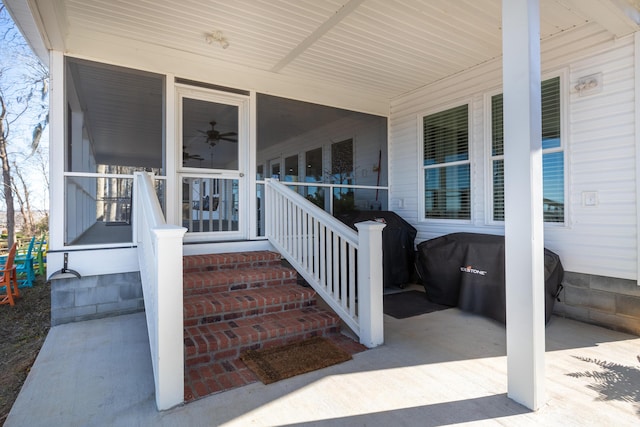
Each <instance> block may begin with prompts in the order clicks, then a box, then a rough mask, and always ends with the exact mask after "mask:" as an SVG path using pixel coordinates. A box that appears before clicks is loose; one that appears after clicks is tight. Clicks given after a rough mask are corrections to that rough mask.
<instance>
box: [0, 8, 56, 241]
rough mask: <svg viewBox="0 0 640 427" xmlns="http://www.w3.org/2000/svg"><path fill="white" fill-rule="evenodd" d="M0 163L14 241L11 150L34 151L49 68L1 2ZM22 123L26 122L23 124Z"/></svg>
mask: <svg viewBox="0 0 640 427" xmlns="http://www.w3.org/2000/svg"><path fill="white" fill-rule="evenodd" d="M0 51H1V52H2V57H1V61H2V62H1V63H0V164H1V166H2V183H1V184H2V195H3V196H4V201H5V206H6V212H7V241H8V244H9V245H12V244H13V242H15V225H16V224H15V207H14V196H15V191H14V186H13V183H12V178H11V175H12V174H11V166H12V165H11V161H12V159H11V158H12V156H13V154H14V153H13V152H12V151H11V150H12V149H13V150H17V151H25V149H26V150H27V151H31V153H33V152H35V150H36V149H37V148H38V145H39V144H40V139H41V137H42V133H43V132H44V130H45V129H46V127H47V125H48V123H49V114H48V102H47V97H48V93H49V72H48V70H47V68H46V67H45V66H44V65H43V64H42V63H41V62H40V61H39V60H38V58H36V57H35V56H34V55H33V53H32V52H31V50H30V48H29V46H28V45H27V43H26V42H25V40H24V38H22V36H21V34H20V32H19V31H18V30H17V28H16V26H15V25H14V23H13V21H12V20H11V17H10V16H9V14H8V12H7V10H6V8H5V6H4V5H0ZM25 123H26V124H25ZM25 126H28V127H29V128H31V129H32V131H31V135H30V138H29V139H30V146H31V147H30V150H29V149H28V148H27V147H24V146H21V145H24V144H21V142H20V137H21V136H22V135H24V130H25Z"/></svg>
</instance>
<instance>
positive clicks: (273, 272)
mask: <svg viewBox="0 0 640 427" xmlns="http://www.w3.org/2000/svg"><path fill="white" fill-rule="evenodd" d="M183 277H184V278H183V283H184V284H183V287H184V288H183V289H184V294H185V295H195V294H204V293H208V292H229V291H234V290H239V289H250V288H260V287H265V286H278V285H291V284H295V283H296V280H297V273H296V271H295V270H292V269H290V268H286V267H283V266H281V265H277V266H273V265H266V266H263V267H250V268H241V269H224V270H217V271H196V272H190V273H185V274H184V276H183Z"/></svg>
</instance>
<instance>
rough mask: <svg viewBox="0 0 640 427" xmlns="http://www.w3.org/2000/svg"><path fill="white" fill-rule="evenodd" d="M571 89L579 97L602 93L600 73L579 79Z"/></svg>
mask: <svg viewBox="0 0 640 427" xmlns="http://www.w3.org/2000/svg"><path fill="white" fill-rule="evenodd" d="M573 88H574V89H575V90H576V92H578V94H579V95H580V96H583V95H587V94H592V93H597V92H600V91H602V73H597V74H592V75H590V76H585V77H581V78H579V79H578V82H577V83H576V84H575V86H574V87H573Z"/></svg>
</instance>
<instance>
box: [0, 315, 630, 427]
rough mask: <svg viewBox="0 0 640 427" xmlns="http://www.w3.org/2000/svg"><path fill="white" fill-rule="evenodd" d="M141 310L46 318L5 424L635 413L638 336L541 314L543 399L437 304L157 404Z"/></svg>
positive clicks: (493, 331) (378, 422)
mask: <svg viewBox="0 0 640 427" xmlns="http://www.w3.org/2000/svg"><path fill="white" fill-rule="evenodd" d="M146 334H147V332H146V326H145V320H144V315H143V314H142V313H139V314H132V315H126V316H120V317H115V318H108V319H102V320H92V321H86V322H81V323H75V324H67V325H61V326H56V327H54V328H52V329H51V331H50V332H49V335H48V337H47V339H46V341H45V344H44V346H43V348H42V351H41V352H40V355H39V356H38V358H37V360H36V363H35V364H34V366H33V368H32V370H31V372H30V374H29V377H28V378H27V381H26V382H25V385H24V387H23V389H22V391H21V392H20V395H19V396H18V399H17V401H16V403H15V405H14V406H13V408H12V410H11V413H10V414H9V417H8V418H7V420H6V424H5V426H7V427H12V426H52V425H56V426H107V425H108V426H247V425H252V426H275V425H278V426H292V425H311V426H314V425H317V426H356V425H357V426H360V425H362V426H364V425H366V426H442V425H454V424H469V425H487V426H493V425H501V426H512V425H513V426H529V425H544V426H551V425H562V426H587V425H594V426H630V425H639V424H640V360H639V359H638V356H639V355H640V338H639V337H635V336H632V335H627V334H623V333H617V332H614V331H610V330H607V329H603V328H599V327H595V326H591V325H587V324H584V323H580V322H575V321H571V320H566V319H562V318H558V317H553V318H552V320H551V322H550V324H549V325H548V327H547V355H546V378H547V382H546V388H547V402H546V405H545V406H544V407H543V408H542V409H540V410H539V411H538V412H535V413H532V412H529V411H528V410H527V409H525V408H524V407H522V406H520V405H518V404H516V403H514V402H513V401H511V400H510V399H508V398H507V396H506V392H507V388H506V384H507V379H506V357H505V330H504V328H503V326H501V325H499V324H497V323H495V322H493V321H491V320H487V319H484V318H482V317H478V316H475V315H469V314H465V313H462V312H460V311H459V310H457V309H449V310H445V311H440V312H436V313H431V314H425V315H421V316H417V317H413V318H410V319H405V320H397V319H394V318H391V317H389V316H385V339H386V343H385V345H383V346H381V347H378V348H376V349H372V350H368V351H365V352H363V353H360V354H357V355H355V356H354V359H353V360H351V361H349V362H346V363H343V364H341V365H337V366H333V367H330V368H326V369H323V370H320V371H316V372H312V373H308V374H305V375H301V376H298V377H295V378H291V379H288V380H285V381H281V382H278V383H275V384H271V385H268V386H265V385H263V384H261V383H254V384H250V385H248V386H245V387H241V388H237V389H234V390H231V391H227V392H224V393H220V394H217V395H212V396H209V397H207V398H204V399H201V400H198V401H195V402H192V403H189V404H188V405H185V406H181V407H177V408H174V409H172V410H169V411H165V412H157V411H156V409H155V403H154V396H153V379H152V372H151V361H150V356H149V348H148V343H147V335H146Z"/></svg>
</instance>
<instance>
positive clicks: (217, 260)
mask: <svg viewBox="0 0 640 427" xmlns="http://www.w3.org/2000/svg"><path fill="white" fill-rule="evenodd" d="M281 259H282V256H281V255H280V254H279V253H277V252H272V251H254V252H236V253H224V254H206V255H187V256H184V257H183V258H182V268H183V270H184V271H185V272H191V271H217V270H223V269H239V268H245V267H260V266H266V265H278V264H280V262H281Z"/></svg>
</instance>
